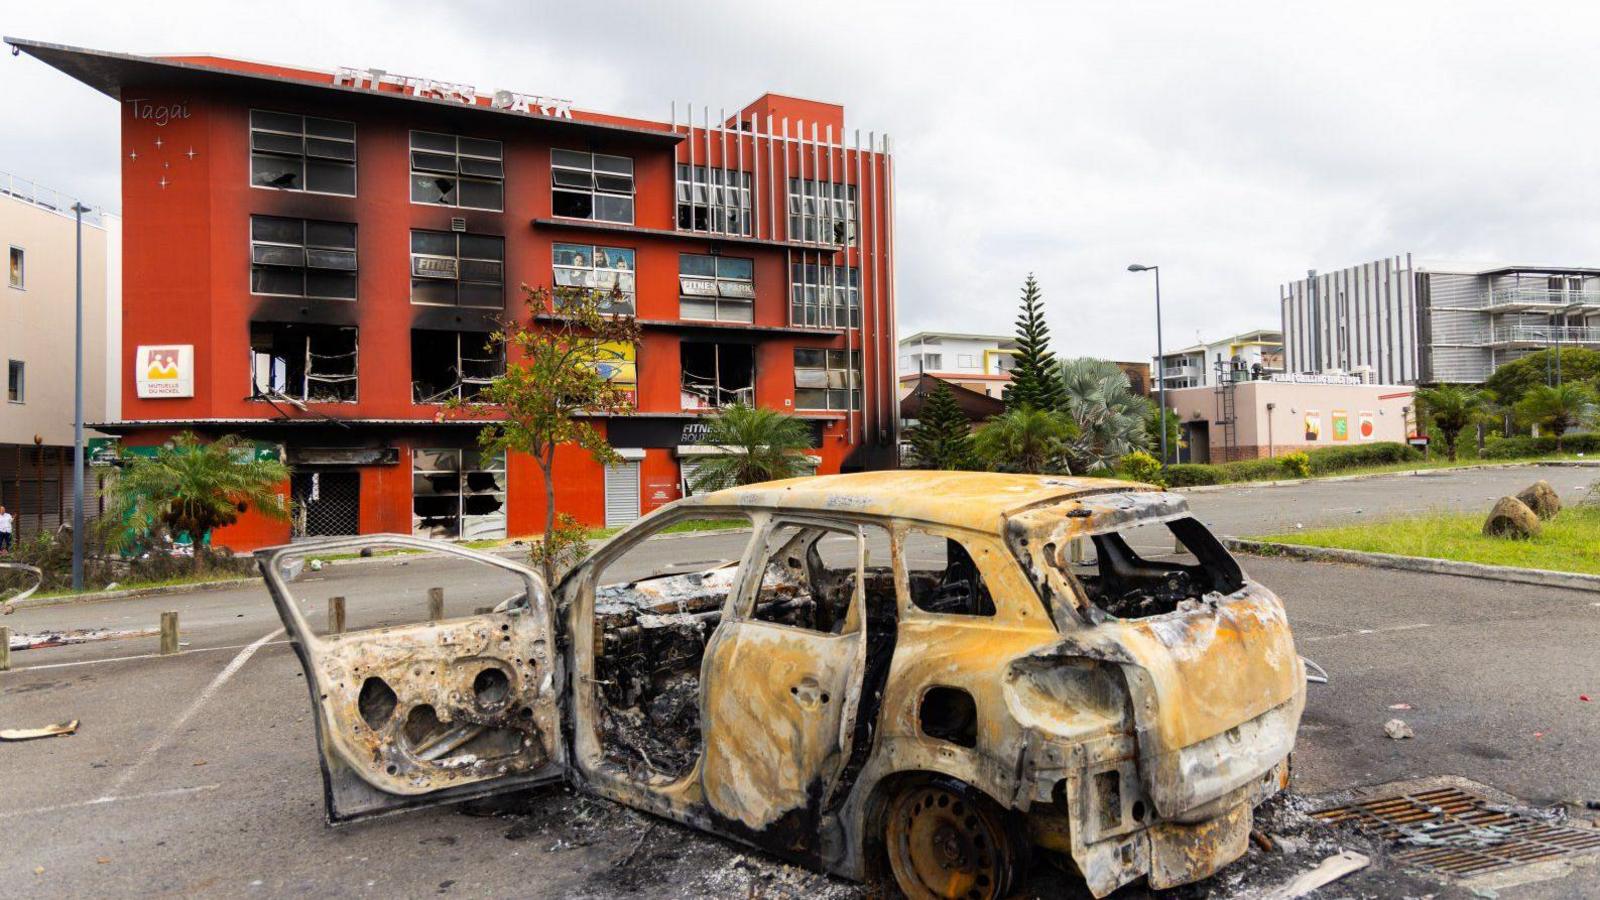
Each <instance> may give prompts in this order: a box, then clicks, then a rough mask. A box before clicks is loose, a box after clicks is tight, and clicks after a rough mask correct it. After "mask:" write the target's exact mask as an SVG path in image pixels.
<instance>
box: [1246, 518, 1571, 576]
mask: <svg viewBox="0 0 1600 900" xmlns="http://www.w3.org/2000/svg"><path fill="white" fill-rule="evenodd" d="M1487 516H1488V511H1487V510H1485V511H1484V512H1482V513H1444V512H1438V513H1426V514H1423V515H1419V516H1403V517H1400V518H1394V519H1379V520H1376V521H1372V522H1361V523H1359V524H1354V525H1339V526H1334V527H1330V528H1310V529H1306V530H1305V531H1295V532H1290V533H1288V534H1269V535H1266V536H1263V537H1258V538H1254V540H1261V541H1273V542H1275V543H1280V544H1298V545H1302V546H1308V547H1334V548H1337V549H1341V550H1358V551H1362V552H1365V553H1394V554H1398V555H1400V556H1425V557H1428V558H1431V559H1449V560H1455V561H1457V562H1474V563H1483V564H1485V565H1490V566H1517V567H1519V568H1524V569H1549V570H1552V571H1557V572H1579V573H1583V574H1589V575H1600V507H1593V506H1569V507H1567V508H1566V509H1564V510H1562V511H1561V512H1560V513H1559V514H1558V515H1557V516H1556V517H1555V518H1554V519H1551V520H1550V521H1548V522H1545V523H1544V528H1543V530H1542V531H1541V532H1540V534H1539V536H1538V537H1535V538H1532V539H1530V540H1526V541H1518V540H1507V539H1504V538H1491V537H1484V535H1483V532H1482V528H1483V520H1484V518H1485V517H1487Z"/></svg>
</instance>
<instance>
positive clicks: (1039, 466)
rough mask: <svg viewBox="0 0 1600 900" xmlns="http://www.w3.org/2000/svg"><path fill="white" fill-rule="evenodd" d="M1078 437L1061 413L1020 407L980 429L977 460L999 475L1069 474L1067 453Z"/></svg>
mask: <svg viewBox="0 0 1600 900" xmlns="http://www.w3.org/2000/svg"><path fill="white" fill-rule="evenodd" d="M1076 433H1077V427H1076V426H1075V425H1073V423H1072V420H1071V419H1069V418H1067V417H1066V416H1065V415H1063V414H1062V413H1059V412H1057V411H1055V410H1053V409H1034V408H1033V407H1031V406H1019V407H1017V408H1016V409H1012V410H1007V411H1006V412H1004V413H1001V414H1000V415H998V416H995V417H994V418H992V419H990V420H989V422H988V424H986V425H984V426H983V427H982V428H979V429H978V434H977V448H978V456H979V457H980V458H981V459H983V461H984V462H985V463H987V464H988V466H989V468H991V469H994V470H995V471H998V472H1027V473H1030V474H1033V475H1040V474H1043V473H1046V472H1068V471H1070V468H1069V465H1068V461H1067V453H1068V451H1069V449H1070V447H1071V443H1072V438H1073V436H1074V435H1075V434H1076Z"/></svg>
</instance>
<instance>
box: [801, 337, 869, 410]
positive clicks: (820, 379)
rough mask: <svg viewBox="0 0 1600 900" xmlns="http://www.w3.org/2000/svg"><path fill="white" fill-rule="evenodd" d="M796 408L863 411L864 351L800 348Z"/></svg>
mask: <svg viewBox="0 0 1600 900" xmlns="http://www.w3.org/2000/svg"><path fill="white" fill-rule="evenodd" d="M794 406H795V409H844V410H849V409H860V408H861V352H860V351H859V350H822V349H811V348H805V347H797V348H795V351H794Z"/></svg>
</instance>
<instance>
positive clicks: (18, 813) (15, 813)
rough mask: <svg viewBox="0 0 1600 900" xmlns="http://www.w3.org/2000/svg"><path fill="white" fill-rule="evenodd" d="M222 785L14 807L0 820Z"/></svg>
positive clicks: (0, 814) (0, 817) (176, 795)
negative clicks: (23, 807) (49, 804)
mask: <svg viewBox="0 0 1600 900" xmlns="http://www.w3.org/2000/svg"><path fill="white" fill-rule="evenodd" d="M219 787H222V785H220V784H200V785H195V786H194V787H182V788H169V789H168V790H164V791H150V792H148V793H144V794H129V795H128V796H126V797H97V798H95V799H93V800H80V801H78V802H77V803H58V804H56V805H55V806H36V807H34V808H33V809H16V810H12V811H11V812H5V813H0V820H4V819H16V818H20V817H22V816H42V815H45V814H46V813H54V812H61V811H62V810H67V809H81V808H83V807H85V806H103V805H105V804H107V803H118V802H127V801H129V800H154V799H156V798H159V797H179V796H182V795H184V794H198V793H199V792H201V791H214V790H216V789H217V788H219Z"/></svg>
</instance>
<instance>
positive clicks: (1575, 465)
mask: <svg viewBox="0 0 1600 900" xmlns="http://www.w3.org/2000/svg"><path fill="white" fill-rule="evenodd" d="M1532 466H1561V467H1565V468H1569V469H1595V468H1600V460H1593V461H1591V460H1587V459H1581V460H1580V459H1549V460H1538V459H1533V460H1527V461H1526V462H1509V463H1481V464H1478V465H1471V466H1446V467H1441V468H1437V469H1403V470H1401V471H1398V472H1364V473H1361V474H1358V475H1323V476H1320V477H1317V478H1284V479H1279V480H1277V481H1230V482H1228V483H1226V484H1197V485H1193V486H1190V487H1175V488H1167V490H1168V491H1171V492H1172V493H1174V494H1211V493H1215V492H1217V491H1225V490H1231V489H1237V488H1246V487H1289V486H1292V485H1297V484H1321V483H1325V482H1330V481H1364V480H1366V479H1368V478H1416V477H1427V476H1429V475H1438V474H1442V473H1448V472H1472V471H1479V470H1483V469H1522V468H1528V467H1532Z"/></svg>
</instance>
